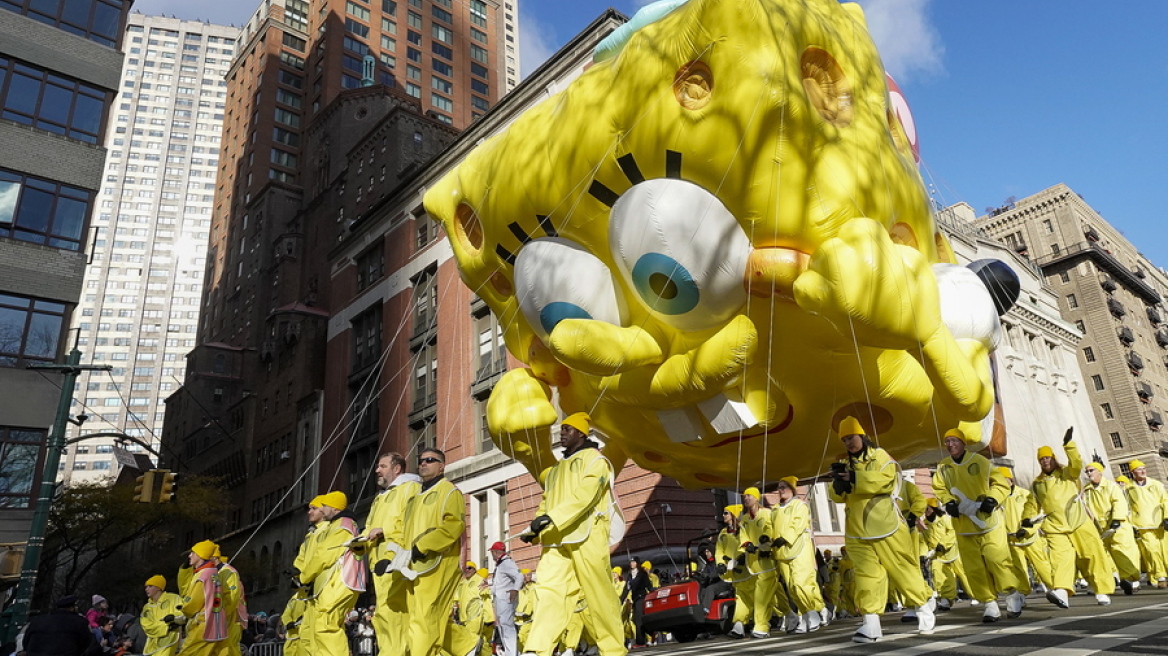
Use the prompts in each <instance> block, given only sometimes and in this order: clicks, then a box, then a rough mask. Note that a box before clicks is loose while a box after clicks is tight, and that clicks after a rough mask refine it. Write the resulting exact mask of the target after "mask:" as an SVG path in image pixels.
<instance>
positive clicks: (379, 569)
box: [373, 560, 391, 576]
mask: <svg viewBox="0 0 1168 656" xmlns="http://www.w3.org/2000/svg"><path fill="white" fill-rule="evenodd" d="M390 564H391V563H390V562H389V560H379V561H377V564H376V565H374V566H373V573H374V574H376V575H378V576H382V575H384V574H385V571H386V570H387V569H389V566H390Z"/></svg>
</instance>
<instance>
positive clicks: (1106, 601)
mask: <svg viewBox="0 0 1168 656" xmlns="http://www.w3.org/2000/svg"><path fill="white" fill-rule="evenodd" d="M1095 601H1097V602H1099V605H1100V606H1110V605H1111V597H1109V596H1107V595H1105V594H1097V595H1095Z"/></svg>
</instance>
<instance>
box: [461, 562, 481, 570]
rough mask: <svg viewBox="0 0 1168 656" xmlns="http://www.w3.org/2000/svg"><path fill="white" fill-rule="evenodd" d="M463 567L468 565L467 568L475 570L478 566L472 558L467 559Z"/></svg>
mask: <svg viewBox="0 0 1168 656" xmlns="http://www.w3.org/2000/svg"><path fill="white" fill-rule="evenodd" d="M463 567H464V568H466V567H469V568H471V569H475V570H477V569H478V568H479V564H478V563H476V562H475V561H473V560H468V561H466V564H465V565H463Z"/></svg>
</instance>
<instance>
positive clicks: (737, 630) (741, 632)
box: [729, 622, 746, 638]
mask: <svg viewBox="0 0 1168 656" xmlns="http://www.w3.org/2000/svg"><path fill="white" fill-rule="evenodd" d="M729 635H730V637H731V638H745V637H746V627H744V626H742V622H735V623H734V628H732V629H730V634H729Z"/></svg>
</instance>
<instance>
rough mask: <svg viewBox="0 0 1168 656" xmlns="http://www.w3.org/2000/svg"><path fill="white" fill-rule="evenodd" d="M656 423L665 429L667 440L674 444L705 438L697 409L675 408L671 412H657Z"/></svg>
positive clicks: (691, 407)
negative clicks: (659, 423)
mask: <svg viewBox="0 0 1168 656" xmlns="http://www.w3.org/2000/svg"><path fill="white" fill-rule="evenodd" d="M657 421H659V422H661V427H662V428H663V429H665V434H666V435H668V436H669V440H670V441H671V442H675V443H678V444H680V443H683V442H696V441H697V440H700V439H702V438H703V437H705V431H704V430H703V429H702V423H701V416H700V415H699V414H698V412H697V408H695V407H693V406H690V407H687V408H676V409H673V410H658V411H657Z"/></svg>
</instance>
